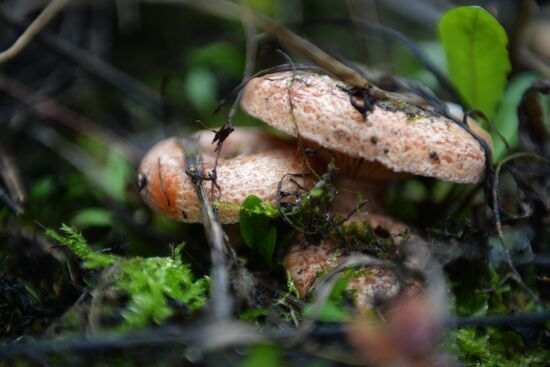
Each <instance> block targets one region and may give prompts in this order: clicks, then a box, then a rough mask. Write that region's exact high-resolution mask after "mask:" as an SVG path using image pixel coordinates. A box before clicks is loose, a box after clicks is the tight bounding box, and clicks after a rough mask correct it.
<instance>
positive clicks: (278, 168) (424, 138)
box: [140, 71, 490, 310]
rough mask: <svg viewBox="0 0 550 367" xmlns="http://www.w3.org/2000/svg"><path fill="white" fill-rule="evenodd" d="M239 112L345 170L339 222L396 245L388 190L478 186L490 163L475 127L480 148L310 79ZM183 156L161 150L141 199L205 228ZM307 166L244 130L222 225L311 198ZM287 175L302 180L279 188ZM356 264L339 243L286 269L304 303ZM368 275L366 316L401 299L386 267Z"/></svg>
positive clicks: (309, 252) (274, 89)
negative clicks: (409, 181) (257, 204)
mask: <svg viewBox="0 0 550 367" xmlns="http://www.w3.org/2000/svg"><path fill="white" fill-rule="evenodd" d="M241 107H242V108H243V109H244V110H245V111H247V112H248V113H249V114H250V115H252V116H254V117H256V118H258V119H260V120H262V121H264V122H266V123H267V124H269V125H271V126H272V127H274V128H276V129H279V130H281V131H283V132H284V133H286V134H288V135H290V136H291V137H294V138H295V139H299V140H300V141H301V142H302V145H303V146H305V147H308V148H313V149H315V150H316V151H318V153H319V154H317V156H316V157H315V159H316V160H319V161H321V162H325V164H326V162H328V161H331V160H332V161H334V162H335V164H336V166H337V167H338V169H339V176H338V177H337V178H336V180H335V185H336V187H337V189H338V190H339V191H340V192H342V193H343V194H341V195H339V197H338V198H337V199H336V200H335V201H334V203H333V207H332V211H333V213H334V214H335V215H340V216H343V217H346V216H347V217H349V218H348V220H347V223H348V224H349V223H353V222H356V223H361V222H364V221H366V222H368V223H369V224H370V225H371V226H372V227H379V226H380V227H383V228H385V229H386V230H387V231H388V232H389V233H390V234H392V235H394V236H399V235H400V234H402V233H403V232H405V231H406V230H407V226H406V225H405V224H404V223H401V222H399V221H397V220H395V219H393V218H391V217H390V216H389V215H388V214H387V213H386V211H385V209H384V205H383V202H382V198H383V197H384V190H385V187H386V186H387V184H386V183H387V181H389V180H395V179H397V178H401V177H406V176H411V175H420V176H427V177H434V178H438V179H441V180H445V181H450V182H455V183H475V182H478V181H479V180H481V178H482V176H483V173H484V168H485V160H486V154H485V151H484V147H483V146H482V145H481V144H480V142H479V141H478V139H482V140H484V141H486V142H487V144H488V145H490V137H489V136H488V134H486V133H485V132H484V131H483V130H482V129H481V128H479V127H477V126H475V125H472V126H470V128H471V129H472V130H474V131H475V133H476V135H477V138H476V137H474V136H473V135H472V134H471V133H470V132H468V131H466V130H465V129H463V128H462V127H461V126H459V125H458V124H456V123H455V122H454V121H452V120H451V119H449V118H447V117H445V116H442V115H441V114H438V113H436V112H433V111H431V110H429V109H426V108H421V107H418V106H415V105H412V104H409V103H407V102H402V103H397V102H395V101H393V100H391V101H390V100H375V99H372V98H368V91H367V94H362V95H360V96H357V95H354V93H352V92H351V89H350V88H349V87H348V86H347V85H345V84H344V83H342V82H340V81H338V80H335V79H333V78H331V77H330V76H327V75H321V74H317V73H312V72H302V71H300V72H291V71H287V72H279V73H274V74H268V75H264V76H261V77H257V78H254V79H252V80H250V81H249V82H248V83H247V85H246V86H245V88H244V91H243V95H242V100H241ZM195 138H196V139H198V141H199V146H200V151H201V153H202V154H203V156H204V168H205V169H206V170H209V169H211V168H212V167H213V165H214V161H215V152H214V151H213V148H212V145H211V144H208V143H209V141H210V140H211V136H207V134H206V133H204V132H202V133H199V134H198V136H195ZM184 156H185V148H184V144H183V143H182V141H181V140H179V139H176V138H171V139H168V140H165V141H163V142H161V143H159V144H157V145H156V146H155V147H153V148H152V149H151V151H150V152H149V153H148V154H147V155H146V157H145V158H144V160H143V163H142V164H141V167H140V188H141V193H142V196H143V198H144V200H145V201H146V202H147V204H148V205H149V206H151V207H152V208H153V209H155V210H157V211H159V212H160V213H162V214H165V215H167V216H169V217H171V218H173V219H176V220H180V221H185V222H198V221H200V220H201V216H200V206H199V202H198V199H197V197H196V194H195V191H194V190H193V187H192V183H191V180H190V178H189V177H188V176H187V175H186V173H185V167H184ZM304 160H305V159H304V157H303V156H302V155H301V154H300V151H299V150H298V149H297V145H296V143H295V142H292V141H290V140H285V139H282V138H276V137H273V136H271V135H269V134H267V133H265V132H263V131H261V130H258V129H253V130H250V129H236V131H235V132H234V133H233V134H231V135H230V136H229V138H228V139H227V140H226V142H225V143H224V145H223V151H222V153H221V159H220V161H219V162H218V165H217V180H216V183H217V187H218V188H219V189H220V192H215V194H219V217H220V220H221V221H222V222H223V223H230V222H235V221H237V220H238V213H239V208H240V204H241V203H242V201H243V200H244V199H245V198H246V196H247V195H250V194H254V195H256V196H258V197H260V198H261V199H262V200H264V201H267V202H270V203H272V204H274V205H275V204H276V203H275V199H276V195H277V190H278V189H279V190H282V191H285V192H300V191H304V190H308V189H310V188H311V187H312V185H313V184H314V180H313V176H311V175H310V176H308V175H305V174H307V173H309V172H308V170H309V169H310V168H311V167H312V166H313V167H318V166H319V165H317V164H315V163H313V164H304ZM288 173H302V174H304V175H298V176H296V179H295V180H289V181H284V185H286V186H283V187H278V185H279V183H280V182H283V181H281V178H282V177H283V176H284V175H285V174H288ZM212 190H216V188H215V186H213V187H212ZM214 196H215V195H214ZM214 196H213V197H214ZM358 196H360V197H362V198H363V199H367V205H366V206H365V208H363V210H361V211H357V212H354V209H356V207H357V200H356V199H357V197H358ZM350 213H354V214H353V215H350ZM398 240H399V237H396V242H398ZM351 255H353V254H350V253H346V252H345V251H342V250H341V248H340V245H339V242H338V240H337V239H336V238H334V237H329V238H325V239H323V240H322V242H321V244H320V245H319V244H317V245H312V244H308V243H307V241H304V240H301V241H297V242H296V243H295V244H294V245H292V246H291V247H290V249H289V251H288V252H287V255H286V257H285V260H284V264H285V267H286V269H287V270H288V273H289V274H290V276H291V277H292V280H293V281H294V283H295V285H296V287H297V289H298V290H299V292H300V294H301V295H306V294H308V293H309V292H310V290H311V287H312V284H313V283H314V281H315V279H316V278H317V277H318V275H319V274H320V273H322V272H323V271H325V270H327V269H330V268H332V267H334V266H335V265H337V264H339V263H341V262H342V261H344V260H345V259H346V258H347V257H349V256H351ZM368 270H369V271H367V272H365V271H364V272H362V273H361V274H360V275H358V277H356V278H355V279H354V280H353V281H352V282H350V283H349V284H348V289H350V290H352V291H353V293H354V294H355V295H357V296H356V297H355V299H354V301H355V304H356V306H357V307H358V308H360V309H362V310H368V309H370V308H371V307H372V300H373V299H374V298H375V296H383V297H393V296H395V295H396V294H398V293H400V292H401V291H402V290H403V289H402V288H403V287H402V286H401V284H400V282H399V281H398V280H397V278H396V276H395V274H392V273H391V271H389V270H387V269H383V268H378V267H371V268H369V269H368ZM412 288H414V289H418V287H417V286H414V287H412Z"/></svg>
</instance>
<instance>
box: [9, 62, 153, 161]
mask: <svg viewBox="0 0 550 367" xmlns="http://www.w3.org/2000/svg"><path fill="white" fill-rule="evenodd" d="M0 90H2V91H4V92H6V93H7V94H9V95H11V96H12V97H14V98H16V99H18V100H20V101H21V102H23V103H25V104H26V105H28V106H29V107H31V108H32V109H33V110H34V111H35V112H37V113H38V114H39V115H40V116H42V117H46V118H51V119H53V120H55V121H58V122H60V123H62V124H63V125H65V126H67V127H69V128H71V129H73V130H75V131H78V132H79V133H81V134H87V135H90V136H92V137H94V138H96V139H98V140H99V141H101V142H104V143H106V144H109V145H110V146H111V147H112V148H113V149H116V150H117V151H118V152H119V153H121V154H122V155H124V156H125V157H126V158H127V159H128V160H129V161H130V162H132V163H133V164H135V165H137V164H138V163H139V160H140V159H141V157H142V156H143V152H142V151H141V149H139V148H138V147H136V146H135V145H133V144H132V143H130V142H129V141H128V140H126V139H124V138H122V137H120V136H118V135H117V134H115V133H114V132H112V131H110V130H107V129H105V128H104V127H103V126H101V125H99V124H98V123H96V122H95V121H92V120H91V119H89V118H87V117H84V116H82V115H79V114H78V113H76V112H75V111H73V110H71V109H69V108H68V107H66V106H64V105H62V104H60V103H58V102H56V101H55V100H53V99H51V98H49V97H48V96H46V95H44V94H42V93H40V92H37V91H34V90H32V89H31V88H29V87H28V86H26V85H24V84H23V83H21V82H19V81H18V80H15V79H13V78H10V77H9V76H7V75H5V74H1V73H0Z"/></svg>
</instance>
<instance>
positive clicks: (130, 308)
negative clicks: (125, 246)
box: [47, 225, 208, 330]
mask: <svg viewBox="0 0 550 367" xmlns="http://www.w3.org/2000/svg"><path fill="white" fill-rule="evenodd" d="M61 231H62V232H63V235H60V234H58V233H57V232H55V231H53V230H48V231H47V234H48V235H49V236H50V237H52V238H54V239H55V240H57V241H58V242H59V243H60V244H61V245H63V246H66V247H68V248H69V249H70V250H71V252H73V253H74V254H75V255H76V256H77V257H79V258H80V259H82V260H83V266H84V267H85V268H88V269H98V268H106V267H108V266H112V267H113V268H112V269H114V270H115V273H114V276H113V279H112V283H111V284H110V285H111V287H112V289H113V290H114V291H117V292H118V293H119V294H124V295H126V296H127V297H128V302H127V303H126V304H125V306H124V307H123V308H122V311H121V314H122V316H123V318H124V322H123V323H122V324H121V325H120V326H119V330H129V329H133V328H137V327H143V326H145V325H147V324H149V323H151V322H153V323H156V324H160V323H162V322H163V321H164V320H166V319H167V318H168V317H170V316H171V315H172V314H173V313H174V310H173V308H172V307H171V306H170V304H169V300H173V301H175V302H176V303H179V304H182V305H185V306H186V307H188V308H189V310H190V311H194V310H196V309H198V308H200V307H201V306H202V305H203V304H204V303H205V302H206V291H207V289H208V278H202V279H198V280H196V279H195V277H194V275H193V273H192V272H191V269H190V268H189V266H188V265H187V264H184V263H183V262H182V260H181V250H182V249H183V245H179V246H177V247H176V251H175V254H174V256H173V257H150V258H143V257H134V258H131V259H125V258H122V257H119V256H115V255H109V254H101V253H97V252H95V251H93V250H92V249H91V248H90V247H89V246H88V245H87V244H86V240H85V239H84V237H83V236H82V234H81V233H80V232H78V231H77V230H75V229H74V228H71V227H68V226H66V225H63V226H62V227H61Z"/></svg>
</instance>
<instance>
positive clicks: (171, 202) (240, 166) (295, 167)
mask: <svg viewBox="0 0 550 367" xmlns="http://www.w3.org/2000/svg"><path fill="white" fill-rule="evenodd" d="M234 134H236V135H235V138H236V139H240V137H239V133H238V132H237V133H233V134H231V135H230V138H229V139H228V143H229V144H228V146H231V144H233V145H234V146H238V144H234V142H232V141H231V136H233V135H234ZM212 136H213V134H212ZM270 138H271V139H277V138H274V137H270ZM273 144H274V145H277V144H279V143H273ZM280 144H281V146H284V143H280ZM258 149H260V147H258ZM235 153H236V152H235V151H225V154H226V157H230V156H231V155H234V154H235ZM184 155H185V148H184V147H183V146H182V142H181V140H180V139H177V138H169V139H166V140H164V141H161V142H160V143H158V144H157V145H155V146H154V147H153V148H151V150H150V151H149V152H148V153H147V154H146V156H145V157H144V158H143V161H142V163H141V166H140V169H139V172H140V173H139V185H140V190H141V195H142V197H143V199H144V201H145V202H146V203H147V204H148V205H149V206H150V207H151V208H153V209H154V210H156V211H157V212H159V213H161V214H164V215H166V216H168V217H170V218H172V219H175V220H179V221H182V222H201V221H202V216H201V208H200V203H199V200H198V197H197V193H196V191H195V188H194V187H193V184H192V182H191V179H190V178H189V176H188V175H187V173H186V172H185V159H184ZM213 165H214V158H213V156H212V155H211V154H210V153H208V152H207V154H206V155H205V159H204V161H203V169H204V172H205V174H207V173H208V172H210V171H211V170H212V168H213ZM303 172H304V167H303V164H302V161H301V157H300V155H299V154H298V153H297V151H296V149H295V148H290V149H272V150H267V151H266V150H258V151H254V152H252V151H249V152H247V154H238V155H236V156H234V157H231V158H223V157H222V158H220V160H219V161H218V166H217V180H216V183H217V185H218V186H219V187H220V189H221V195H220V196H219V202H215V203H214V205H218V207H219V218H220V221H221V222H222V223H235V222H238V220H239V211H240V205H241V204H242V202H243V201H244V200H245V199H246V197H247V196H248V195H256V196H258V197H259V198H261V199H262V200H264V201H266V202H270V203H272V204H274V205H275V200H276V194H277V189H278V185H279V182H280V181H281V179H282V177H283V176H284V175H286V174H288V173H294V174H296V173H303ZM312 184H313V179H312V178H311V177H309V176H307V175H305V176H297V177H294V179H293V180H284V181H283V183H282V187H281V190H283V191H287V192H296V191H300V190H303V188H307V187H310V186H311V185H312ZM203 186H204V188H205V191H206V193H207V196H208V198H210V197H211V194H212V190H214V191H215V192H214V198H217V197H218V190H217V189H216V188H215V187H213V185H212V184H211V182H209V181H205V182H204V183H203Z"/></svg>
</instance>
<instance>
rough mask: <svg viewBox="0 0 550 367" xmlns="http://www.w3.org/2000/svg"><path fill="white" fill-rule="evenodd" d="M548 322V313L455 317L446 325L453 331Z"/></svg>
mask: <svg viewBox="0 0 550 367" xmlns="http://www.w3.org/2000/svg"><path fill="white" fill-rule="evenodd" d="M549 321H550V312H535V313H526V314H517V315H505V316H501V315H499V316H485V317H457V318H455V319H454V320H449V322H448V323H447V325H448V326H449V327H451V328H453V329H460V328H464V327H468V326H478V327H511V326H520V325H537V324H544V323H547V322H549Z"/></svg>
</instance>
